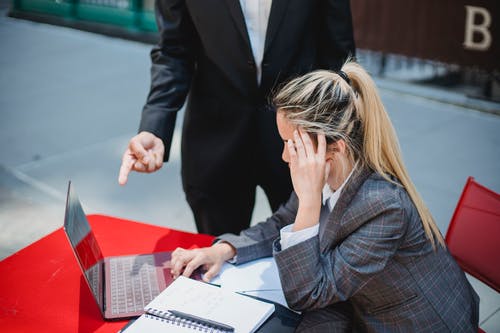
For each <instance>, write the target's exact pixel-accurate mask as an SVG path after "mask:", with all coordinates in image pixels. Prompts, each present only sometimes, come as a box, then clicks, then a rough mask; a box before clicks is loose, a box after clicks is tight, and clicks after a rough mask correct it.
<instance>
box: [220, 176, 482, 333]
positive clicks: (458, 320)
mask: <svg viewBox="0 0 500 333" xmlns="http://www.w3.org/2000/svg"><path fill="white" fill-rule="evenodd" d="M297 208H298V198H297V196H296V195H295V193H292V195H291V197H290V199H289V200H288V202H287V203H286V204H284V205H282V206H281V207H280V208H279V209H278V210H277V211H276V212H275V213H274V214H273V215H272V216H271V217H270V218H269V219H267V221H265V222H262V223H259V224H257V225H255V226H253V227H251V228H249V229H246V230H244V231H242V232H241V234H240V235H238V236H237V235H233V234H224V235H222V236H220V237H218V239H219V240H224V241H227V242H229V243H231V244H232V245H233V246H234V247H235V248H236V249H237V254H238V255H237V259H236V263H237V264H238V263H244V262H247V261H250V260H253V259H257V258H260V257H265V256H271V255H274V257H275V259H276V263H277V266H278V270H279V274H280V279H281V283H282V286H283V290H284V293H285V296H286V300H287V302H288V305H289V306H290V307H291V308H292V309H295V310H299V311H303V314H304V316H303V321H302V322H303V323H307V324H304V325H301V326H300V327H299V330H302V331H308V332H309V331H310V332H335V331H346V330H348V331H367V332H454V333H455V332H477V328H478V320H479V298H478V296H477V294H476V293H475V292H474V290H473V289H472V287H471V286H470V284H469V282H468V281H467V279H466V277H465V275H464V273H463V272H462V271H461V270H460V268H459V267H458V265H457V264H456V262H455V261H454V260H453V258H452V257H451V255H450V254H449V252H448V251H447V250H446V249H444V248H442V247H440V246H438V249H437V250H433V248H432V245H431V243H430V242H429V240H428V239H427V238H426V237H425V233H424V230H423V227H422V223H421V220H420V217H419V215H418V212H417V210H416V207H415V206H414V204H413V202H412V201H411V199H410V198H409V196H408V194H407V192H406V191H405V190H404V189H403V188H402V187H401V186H397V185H395V184H392V183H390V182H388V181H386V180H385V179H383V178H382V177H381V176H380V175H379V174H376V173H373V172H372V171H370V170H367V169H362V168H359V169H358V170H356V171H355V172H354V173H353V175H352V176H351V178H350V180H349V181H348V183H347V184H346V185H345V187H344V189H343V191H342V193H341V195H340V198H339V200H338V202H337V204H336V206H335V208H334V210H333V211H332V212H331V214H330V216H329V217H328V219H327V221H326V223H327V225H326V226H325V228H324V231H323V233H322V234H320V235H317V236H315V237H313V238H310V239H308V240H306V241H303V242H301V243H299V244H296V245H294V246H292V247H289V248H287V249H284V250H281V248H280V246H279V244H280V243H279V236H280V234H279V231H280V229H281V228H282V227H284V226H285V225H287V224H291V223H293V222H294V220H295V216H296V213H297ZM339 305H342V307H341V308H342V311H337V309H339V308H340V307H339ZM345 309H348V310H347V311H345Z"/></svg>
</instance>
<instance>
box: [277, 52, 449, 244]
mask: <svg viewBox="0 0 500 333" xmlns="http://www.w3.org/2000/svg"><path fill="white" fill-rule="evenodd" d="M273 103H274V105H275V106H276V107H277V109H278V110H279V111H281V112H283V113H284V116H285V117H286V118H287V119H288V120H289V121H290V122H292V123H294V124H295V125H297V126H300V127H302V128H303V129H304V130H305V131H307V132H309V133H316V134H319V133H323V134H325V136H326V139H327V143H333V142H336V141H338V140H344V141H345V143H346V147H347V150H348V157H349V158H350V160H351V162H353V163H354V162H356V163H358V165H361V166H363V165H365V166H368V167H369V168H371V169H372V170H373V171H375V172H377V173H379V174H380V175H381V176H382V177H384V178H385V179H386V180H387V181H389V182H391V183H395V181H393V180H392V179H391V177H394V178H396V179H397V180H398V181H399V182H400V183H401V185H402V186H403V187H404V188H405V189H406V191H407V193H408V195H409V196H410V199H411V200H412V201H413V203H414V204H415V207H416V208H417V211H418V214H419V215H420V219H421V220H422V226H423V228H424V231H425V234H426V236H427V238H428V239H429V240H430V241H431V243H432V246H433V247H434V248H435V245H436V241H437V242H438V243H439V244H440V245H442V246H444V240H443V237H442V235H441V233H440V232H439V229H438V227H437V226H436V223H435V222H434V219H433V218H432V215H431V213H430V211H429V209H428V208H427V206H426V205H425V203H424V202H423V200H422V198H421V197H420V195H419V193H418V192H417V189H416V188H415V185H414V184H413V182H412V181H411V179H410V177H409V175H408V172H407V170H406V168H405V166H404V163H403V159H402V157H401V151H400V148H399V142H398V139H397V136H396V132H395V130H394V127H393V126H392V123H391V120H390V119H389V116H388V114H387V112H386V110H385V108H384V105H383V104H382V100H381V99H380V96H379V94H378V91H377V88H376V86H375V83H374V82H373V80H372V78H371V77H370V75H369V74H368V73H367V72H366V71H365V70H364V69H363V68H362V67H361V66H360V65H359V64H357V63H355V62H353V61H348V62H346V63H345V64H344V65H343V66H342V69H341V71H340V72H339V73H335V72H331V71H327V70H318V71H314V72H311V73H308V74H306V75H303V76H301V77H298V78H296V79H294V80H292V81H290V82H289V83H287V84H286V85H285V86H284V87H282V88H281V89H280V90H279V92H278V93H277V94H276V95H275V96H274V99H273ZM398 185H399V184H398Z"/></svg>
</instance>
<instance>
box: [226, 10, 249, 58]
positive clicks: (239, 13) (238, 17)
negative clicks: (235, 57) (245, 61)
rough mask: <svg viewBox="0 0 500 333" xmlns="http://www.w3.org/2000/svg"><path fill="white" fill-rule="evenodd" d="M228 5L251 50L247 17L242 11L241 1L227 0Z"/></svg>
mask: <svg viewBox="0 0 500 333" xmlns="http://www.w3.org/2000/svg"><path fill="white" fill-rule="evenodd" d="M226 5H227V7H228V8H229V12H230V13H231V16H232V18H233V21H234V24H235V25H236V28H237V29H238V31H239V32H240V34H241V36H242V37H243V40H244V41H245V43H246V45H247V47H248V49H249V50H251V49H252V48H251V46H250V38H249V37H248V31H247V27H246V24H245V17H244V16H243V12H242V11H241V6H240V2H239V0H226ZM250 54H252V52H250Z"/></svg>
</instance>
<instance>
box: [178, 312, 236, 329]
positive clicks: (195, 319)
mask: <svg viewBox="0 0 500 333" xmlns="http://www.w3.org/2000/svg"><path fill="white" fill-rule="evenodd" d="M168 312H170V313H171V314H173V315H174V316H176V317H179V318H182V319H187V320H191V321H193V322H196V323H200V324H203V325H207V326H210V327H213V328H216V329H221V330H224V331H227V332H234V327H231V326H229V325H226V324H223V323H219V322H216V321H213V320H210V319H205V318H201V317H197V316H194V315H192V314H189V313H184V312H181V311H177V310H168Z"/></svg>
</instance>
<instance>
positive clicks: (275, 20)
mask: <svg viewBox="0 0 500 333" xmlns="http://www.w3.org/2000/svg"><path fill="white" fill-rule="evenodd" d="M288 1H289V0H273V3H272V4H271V12H270V13H269V20H268V23H267V31H266V41H265V44H264V55H265V54H266V51H267V49H268V48H269V46H270V45H271V43H272V42H273V39H274V37H276V34H277V32H278V28H279V26H280V24H281V21H282V20H283V17H285V11H286V8H287V5H288Z"/></svg>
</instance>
